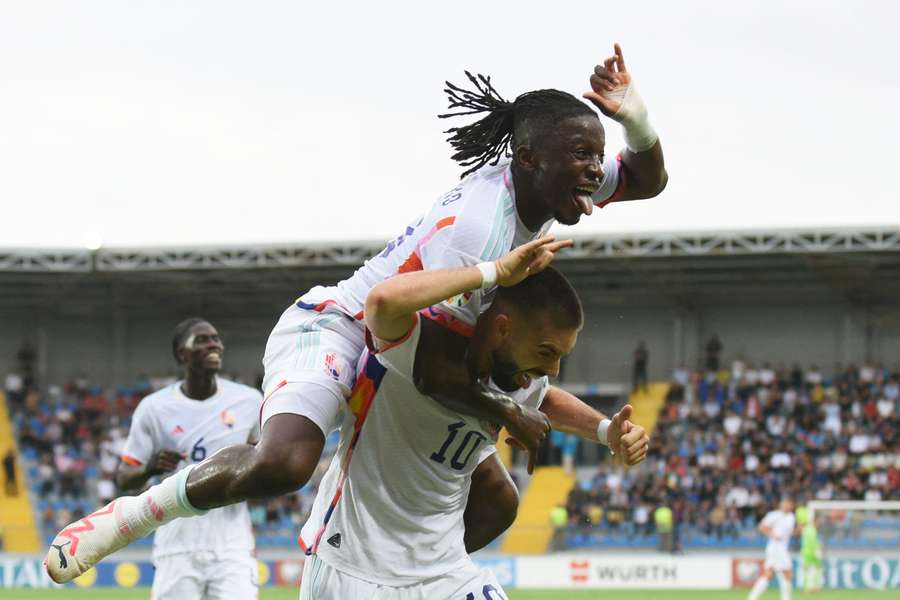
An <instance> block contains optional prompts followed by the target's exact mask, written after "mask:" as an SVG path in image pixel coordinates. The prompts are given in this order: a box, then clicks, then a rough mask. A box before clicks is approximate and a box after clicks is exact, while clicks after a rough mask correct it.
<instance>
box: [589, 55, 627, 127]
mask: <svg viewBox="0 0 900 600" xmlns="http://www.w3.org/2000/svg"><path fill="white" fill-rule="evenodd" d="M613 50H614V52H615V53H614V54H613V55H612V56H610V57H608V58H607V59H606V60H604V61H603V64H602V65H597V66H596V67H594V72H593V74H591V91H589V92H585V93H584V94H582V97H583V98H585V99H587V100H590V101H591V103H593V104H594V106H596V107H597V108H598V109H600V112H602V113H603V114H604V115H606V116H607V117H612V116H613V115H615V114H616V113H617V112H619V109H620V108H622V100H623V99H624V98H625V92H626V91H627V90H628V85H629V84H630V83H631V74H630V73H629V72H628V70H627V69H626V68H625V56H624V55H623V54H622V47H621V46H619V44H614V45H613Z"/></svg>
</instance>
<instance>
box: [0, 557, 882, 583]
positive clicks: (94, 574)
mask: <svg viewBox="0 0 900 600" xmlns="http://www.w3.org/2000/svg"><path fill="white" fill-rule="evenodd" d="M42 560H43V559H42V558H41V557H31V556H23V555H11V554H7V555H3V554H0V588H56V587H63V586H58V585H57V584H55V583H53V582H52V581H51V580H50V578H49V577H48V576H47V574H46V572H45V570H44V568H43V565H42V564H41V562H42ZM476 562H478V563H479V565H480V566H482V567H488V568H490V569H491V570H492V571H493V572H494V573H495V574H496V575H497V580H498V581H499V582H500V584H501V585H502V586H503V587H505V588H508V589H515V588H519V589H528V588H535V589H574V590H577V589H617V590H620V589H731V588H741V587H744V588H746V587H749V586H750V585H752V583H753V582H754V581H755V580H756V578H757V577H758V576H759V573H760V570H761V569H762V559H758V558H754V559H750V558H734V557H730V556H720V555H717V556H700V555H697V556H671V555H665V554H649V555H648V554H644V555H616V556H608V555H579V554H560V555H549V556H518V557H516V556H503V557H494V558H476ZM823 562H824V565H823V566H824V584H825V588H826V589H877V590H892V589H893V590H898V589H900V559H898V558H897V557H896V556H890V555H879V554H874V555H871V556H866V557H850V556H828V557H826V558H825V560H824V561H823ZM800 566H801V565H800V564H799V562H798V561H796V560H795V564H794V569H793V572H794V577H795V579H794V586H795V588H797V589H799V588H800V583H801V582H800V576H801V573H802V569H801V568H800ZM302 572H303V557H302V556H300V557H297V558H291V559H286V560H261V561H259V584H260V585H261V586H293V587H296V586H298V585H299V581H300V576H301V574H302ZM152 581H153V566H152V564H151V563H150V562H149V561H144V560H140V561H125V560H122V561H103V562H101V563H100V564H99V565H97V567H96V568H94V569H91V570H90V571H88V572H87V573H85V574H84V575H82V576H81V577H80V578H78V579H76V580H75V581H74V582H73V583H70V584H68V585H67V587H81V588H91V587H118V588H132V587H138V586H140V587H149V586H150V585H151V583H152Z"/></svg>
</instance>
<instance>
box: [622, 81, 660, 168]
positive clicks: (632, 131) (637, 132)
mask: <svg viewBox="0 0 900 600" xmlns="http://www.w3.org/2000/svg"><path fill="white" fill-rule="evenodd" d="M618 93H620V94H621V95H622V96H621V103H622V104H621V106H620V107H619V110H618V111H616V114H614V115H613V116H612V119H613V120H614V121H618V122H619V123H621V125H622V128H623V129H624V130H625V146H626V147H627V148H628V149H629V150H631V151H632V152H635V153H637V152H644V151H646V150H649V149H650V148H652V147H653V146H654V145H655V144H656V141H657V140H658V139H659V136H658V135H657V134H656V131H655V130H654V129H653V126H652V125H650V120H649V118H648V117H647V105H645V104H644V99H643V98H641V95H640V94H638V91H637V88H636V87H634V82H633V81H632V82H631V83H629V84H628V87H626V88H625V90H624V92H618Z"/></svg>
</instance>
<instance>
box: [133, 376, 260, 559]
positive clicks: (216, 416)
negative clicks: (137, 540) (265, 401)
mask: <svg viewBox="0 0 900 600" xmlns="http://www.w3.org/2000/svg"><path fill="white" fill-rule="evenodd" d="M216 387H217V390H216V393H215V394H214V395H213V396H211V397H210V398H207V399H206V400H193V399H191V398H188V397H187V396H185V395H184V394H183V393H182V392H181V382H180V381H178V382H176V383H174V384H172V385H169V386H166V387H164V388H163V389H161V390H159V391H157V392H154V393H153V394H150V395H149V396H147V397H146V398H144V399H143V400H141V402H140V404H138V407H137V409H136V410H135V411H134V416H133V417H132V419H131V430H130V431H129V432H128V440H127V441H126V442H125V449H124V450H123V453H122V460H123V461H124V462H126V463H128V464H132V465H140V464H146V463H147V461H148V460H150V458H151V457H152V456H153V455H154V454H155V453H156V452H159V451H160V450H175V451H177V452H180V453H181V454H182V455H183V456H184V457H185V458H184V460H182V461H181V462H180V463H179V464H178V469H182V468H184V467H185V466H187V465H188V464H190V463H196V462H200V461H201V460H203V459H204V458H206V457H207V456H210V455H212V454H213V453H214V452H216V451H218V450H220V449H222V448H225V447H227V446H234V445H235V444H246V443H256V442H257V441H258V440H259V409H260V406H261V405H262V394H261V393H260V392H258V391H257V390H255V389H253V388H251V387H248V386H246V385H242V384H239V383H234V382H232V381H228V380H225V379H221V378H219V379H217V380H216ZM254 546H255V543H254V539H253V529H252V526H251V523H250V513H249V512H248V511H247V505H246V504H245V503H243V502H242V503H240V504H233V505H231V506H224V507H222V508H215V509H212V510H210V511H209V512H207V513H206V514H205V515H202V516H198V517H191V518H190V519H175V520H174V521H172V522H171V523H168V524H166V525H163V526H162V527H160V528H159V529H158V530H157V531H156V537H155V539H154V542H153V558H154V559H156V558H158V557H162V556H168V555H171V554H180V553H183V552H195V551H200V550H206V551H210V550H211V551H215V552H219V553H224V552H229V551H241V550H252V549H253V548H254Z"/></svg>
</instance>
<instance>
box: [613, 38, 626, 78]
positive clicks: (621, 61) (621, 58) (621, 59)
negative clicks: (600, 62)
mask: <svg viewBox="0 0 900 600" xmlns="http://www.w3.org/2000/svg"><path fill="white" fill-rule="evenodd" d="M613 49H614V50H615V52H616V68H617V69H618V70H619V73H622V72H624V71H625V70H626V69H625V55H624V54H622V46H620V45H619V44H618V42H617V43H615V44H613Z"/></svg>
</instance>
